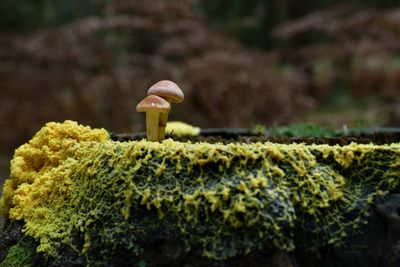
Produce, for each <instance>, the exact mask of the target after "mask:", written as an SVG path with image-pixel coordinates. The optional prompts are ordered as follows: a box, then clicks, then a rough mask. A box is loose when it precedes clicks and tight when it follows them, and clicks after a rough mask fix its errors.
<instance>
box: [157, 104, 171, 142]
mask: <svg viewBox="0 0 400 267" xmlns="http://www.w3.org/2000/svg"><path fill="white" fill-rule="evenodd" d="M164 99H165V100H166V101H168V103H170V104H171V102H172V101H171V98H164ZM168 114H169V113H161V114H160V118H159V119H158V141H159V142H162V141H163V140H164V139H165V127H167V122H168Z"/></svg>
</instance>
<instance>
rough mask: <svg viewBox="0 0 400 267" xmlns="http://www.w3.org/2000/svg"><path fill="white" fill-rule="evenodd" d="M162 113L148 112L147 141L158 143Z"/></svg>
mask: <svg viewBox="0 0 400 267" xmlns="http://www.w3.org/2000/svg"><path fill="white" fill-rule="evenodd" d="M159 117H160V113H158V112H155V111H147V112H146V132H147V141H151V142H156V141H158V124H159V122H158V120H159Z"/></svg>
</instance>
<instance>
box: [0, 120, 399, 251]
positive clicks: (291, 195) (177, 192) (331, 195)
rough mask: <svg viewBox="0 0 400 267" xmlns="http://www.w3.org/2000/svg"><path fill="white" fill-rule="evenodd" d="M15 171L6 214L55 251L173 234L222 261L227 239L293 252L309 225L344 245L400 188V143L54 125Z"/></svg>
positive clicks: (322, 237)
mask: <svg viewBox="0 0 400 267" xmlns="http://www.w3.org/2000/svg"><path fill="white" fill-rule="evenodd" d="M11 165H12V166H11V175H10V178H9V179H8V180H7V181H6V183H5V186H4V191H3V196H2V199H1V211H2V213H3V214H4V215H5V216H9V217H10V218H11V219H14V220H21V219H23V220H24V221H25V227H24V232H25V234H27V235H29V236H32V237H34V238H36V239H38V240H39V241H40V246H39V248H38V251H42V252H44V253H45V254H47V255H57V253H59V249H60V248H61V247H62V246H65V245H67V246H70V247H72V248H74V249H75V250H77V251H80V252H81V253H83V254H86V253H87V252H88V251H90V250H91V249H92V246H93V244H95V243H96V242H104V244H103V243H102V244H103V245H104V246H105V247H112V244H113V243H112V242H115V238H118V236H119V234H121V233H123V234H124V236H125V237H126V238H124V239H123V240H119V241H118V242H126V243H124V245H125V246H126V247H128V248H130V249H133V248H135V249H136V248H137V246H139V245H138V244H137V243H135V240H137V239H140V238H142V239H146V237H147V238H148V236H146V235H151V233H155V232H164V231H167V230H165V229H164V228H162V229H161V228H160V229H158V228H154V227H165V228H166V229H169V230H168V231H171V232H173V233H175V234H176V233H180V234H181V235H182V238H183V239H187V240H189V241H188V242H194V243H196V242H197V244H198V245H199V246H200V247H203V248H204V251H203V254H204V255H210V257H214V258H220V257H222V258H223V257H227V256H226V255H231V254H229V253H230V252H229V253H228V252H224V251H221V250H220V249H218V247H221V244H225V243H227V242H229V244H230V245H229V246H230V248H233V247H234V248H235V249H236V250H237V251H244V250H246V251H247V250H249V249H251V248H253V247H259V246H260V244H264V243H266V242H267V241H271V242H272V244H273V245H274V246H276V247H278V248H280V249H286V250H291V249H293V247H294V241H293V236H294V235H296V234H297V232H299V231H300V230H301V231H304V232H307V231H310V234H312V235H315V236H313V238H311V239H310V240H313V242H315V243H318V244H321V245H324V244H328V243H330V242H334V243H338V242H340V241H342V240H343V238H344V236H345V235H346V233H347V231H349V230H348V227H351V228H352V227H353V225H354V224H356V223H359V222H360V221H361V219H360V218H362V216H364V215H365V214H366V213H367V210H368V205H372V203H373V199H374V197H375V195H376V194H383V193H382V192H387V191H388V190H390V189H393V188H395V187H396V186H397V185H398V180H399V178H398V177H399V171H398V167H399V166H400V152H399V144H391V145H382V146H378V145H372V144H365V145H364V144H351V145H349V146H343V147H342V146H328V145H310V146H306V145H304V144H290V145H286V144H274V143H269V142H267V143H254V144H238V143H237V144H229V145H223V144H208V143H195V144H194V143H190V142H185V143H183V142H175V141H173V140H172V139H168V140H165V141H163V142H162V143H158V142H147V141H132V142H114V141H111V140H109V137H108V134H107V132H106V131H105V130H97V129H90V128H89V127H83V126H80V125H78V124H77V123H75V122H71V121H66V122H64V123H63V124H59V123H49V124H47V125H46V126H45V127H44V128H43V129H42V130H40V131H39V132H38V133H37V134H36V135H35V136H34V138H33V139H32V140H31V141H30V142H29V143H28V144H25V145H23V146H21V147H20V148H18V149H17V150H16V152H15V156H14V159H13V160H12V162H11ZM349 169H351V170H352V171H348V170H349ZM361 186H368V190H364V191H363V190H362V188H361ZM343 214H349V216H350V215H351V216H355V217H350V218H349V219H346V216H345V215H343ZM346 220H348V221H346ZM309 221H312V222H318V223H323V225H322V226H321V227H320V228H318V229H317V230H315V229H311V228H310V229H309V227H308V225H307V223H308V222H309ZM107 227H110V228H107ZM151 227H153V228H151ZM174 227H175V228H174ZM238 228H241V229H243V230H241V231H239V232H238V231H236V230H237V229H238ZM147 229H149V230H147ZM163 229H164V230H163ZM204 229H207V230H206V231H205V230H204ZM299 229H300V230H299ZM352 229H353V228H352ZM147 231H148V233H147ZM202 231H203V232H202ZM93 233H96V234H98V235H101V238H99V239H98V240H96V242H95V241H94V240H93V239H94V238H96V235H94V234H93ZM237 234H241V235H242V236H241V237H240V238H236V237H235V238H234V239H233V238H232V237H233V235H237ZM93 235H94V236H93ZM75 238H78V241H76V240H75ZM79 238H80V239H79ZM97 238H98V237H97ZM99 240H100V241H99ZM224 242H225V243H224ZM232 242H234V243H232ZM310 242H311V241H310ZM218 244H220V245H218ZM222 247H224V246H222ZM236 250H235V251H236ZM224 253H226V254H224ZM232 253H233V252H232ZM235 253H236V252H235ZM232 255H233V254H232Z"/></svg>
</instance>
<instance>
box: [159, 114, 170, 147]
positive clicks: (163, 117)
mask: <svg viewBox="0 0 400 267" xmlns="http://www.w3.org/2000/svg"><path fill="white" fill-rule="evenodd" d="M167 121H168V113H161V114H160V118H159V120H158V141H160V142H161V141H163V140H164V139H165V127H166V126H167Z"/></svg>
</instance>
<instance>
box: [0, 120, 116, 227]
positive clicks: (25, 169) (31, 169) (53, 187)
mask: <svg viewBox="0 0 400 267" xmlns="http://www.w3.org/2000/svg"><path fill="white" fill-rule="evenodd" d="M108 139H109V136H108V133H107V131H105V130H103V129H91V128H90V127H87V126H86V127H85V126H81V125H78V124H77V123H76V122H73V121H65V122H64V123H63V124H58V123H54V122H50V123H48V124H46V126H45V127H44V128H42V129H41V130H40V131H39V132H38V133H36V135H35V136H34V137H33V138H32V140H30V141H29V143H27V144H25V145H22V146H21V147H20V148H18V149H17V150H16V151H15V154H14V158H13V160H12V161H11V171H10V173H11V174H10V178H9V179H7V181H6V182H5V185H4V189H3V196H2V198H1V202H0V209H1V212H2V214H3V216H5V217H8V215H9V214H8V213H9V209H10V208H11V207H12V206H13V207H14V208H13V211H12V212H13V214H12V218H13V219H22V218H23V217H24V213H23V210H24V209H25V208H26V207H29V206H35V204H36V203H38V202H41V201H42V200H43V199H46V197H47V196H48V195H51V193H52V192H54V191H57V190H58V186H60V185H62V184H63V183H64V182H66V181H64V180H63V178H64V177H65V173H61V172H59V171H58V172H57V174H55V175H54V176H53V175H52V174H53V173H52V172H53V170H52V169H53V168H55V167H57V166H58V165H59V164H60V163H61V161H62V160H63V159H65V158H66V157H67V156H68V155H67V154H66V153H68V152H67V150H68V149H69V148H71V147H76V149H78V148H79V147H78V145H79V143H80V142H83V141H92V142H101V141H105V140H108ZM63 171H64V172H69V171H71V170H68V169H65V170H63ZM28 196H29V197H28ZM13 202H14V203H13Z"/></svg>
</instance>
